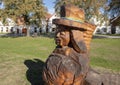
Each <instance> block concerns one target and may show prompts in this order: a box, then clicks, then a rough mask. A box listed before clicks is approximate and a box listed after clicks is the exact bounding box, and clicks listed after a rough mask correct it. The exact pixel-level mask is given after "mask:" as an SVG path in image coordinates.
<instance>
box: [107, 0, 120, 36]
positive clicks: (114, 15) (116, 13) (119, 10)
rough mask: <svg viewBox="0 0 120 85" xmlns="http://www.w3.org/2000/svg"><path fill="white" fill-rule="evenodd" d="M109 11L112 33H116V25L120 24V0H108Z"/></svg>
mask: <svg viewBox="0 0 120 85" xmlns="http://www.w3.org/2000/svg"><path fill="white" fill-rule="evenodd" d="M107 10H108V12H109V17H110V24H111V25H112V26H111V33H112V34H115V33H116V28H115V26H117V25H120V23H119V22H120V19H118V18H120V1H119V0H108V9H107Z"/></svg>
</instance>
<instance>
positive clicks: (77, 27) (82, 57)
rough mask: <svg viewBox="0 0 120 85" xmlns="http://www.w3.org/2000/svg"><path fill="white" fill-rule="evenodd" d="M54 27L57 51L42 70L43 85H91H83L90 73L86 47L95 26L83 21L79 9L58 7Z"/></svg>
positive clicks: (66, 6) (70, 6) (88, 44)
mask: <svg viewBox="0 0 120 85" xmlns="http://www.w3.org/2000/svg"><path fill="white" fill-rule="evenodd" d="M60 15H61V18H60V19H54V20H53V23H54V24H56V26H57V28H56V37H55V41H56V44H57V46H56V48H55V49H54V51H53V52H52V53H51V55H50V56H49V57H48V59H47V60H46V63H45V66H44V69H43V79H44V81H45V85H90V84H88V83H85V81H86V80H85V79H86V76H87V73H88V71H89V57H88V52H89V46H90V41H91V38H92V33H93V31H94V30H95V25H92V24H90V23H87V22H85V15H84V11H83V10H82V9H79V8H77V7H75V6H72V5H65V6H62V7H61V12H60Z"/></svg>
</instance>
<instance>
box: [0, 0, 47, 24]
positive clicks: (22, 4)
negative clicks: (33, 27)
mask: <svg viewBox="0 0 120 85" xmlns="http://www.w3.org/2000/svg"><path fill="white" fill-rule="evenodd" d="M3 2H4V6H5V8H4V9H0V16H1V17H4V18H6V17H10V18H12V19H14V20H15V19H16V17H18V16H21V15H23V16H24V18H25V19H24V20H25V24H26V25H27V24H30V23H32V22H34V23H35V24H37V25H38V26H40V25H41V20H42V18H44V17H45V14H46V8H45V7H44V4H43V1H42V0H4V1H3Z"/></svg>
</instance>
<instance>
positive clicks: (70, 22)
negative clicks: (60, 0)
mask: <svg viewBox="0 0 120 85" xmlns="http://www.w3.org/2000/svg"><path fill="white" fill-rule="evenodd" d="M53 24H56V25H62V26H66V27H67V29H77V30H81V31H82V32H83V35H84V40H85V44H86V46H87V49H89V44H90V41H91V38H92V34H93V32H94V30H95V28H96V26H95V25H93V24H91V23H89V22H87V21H85V13H84V10H83V9H81V8H79V7H77V6H74V5H63V6H61V10H60V18H57V19H53Z"/></svg>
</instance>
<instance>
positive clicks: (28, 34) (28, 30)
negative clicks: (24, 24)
mask: <svg viewBox="0 0 120 85" xmlns="http://www.w3.org/2000/svg"><path fill="white" fill-rule="evenodd" d="M27 37H30V26H28V28H27Z"/></svg>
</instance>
